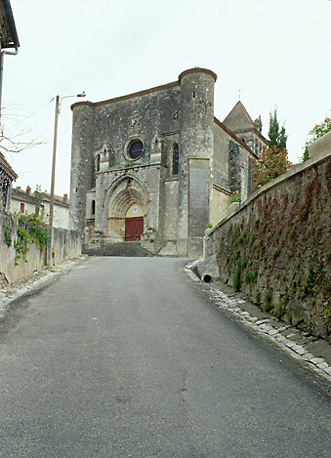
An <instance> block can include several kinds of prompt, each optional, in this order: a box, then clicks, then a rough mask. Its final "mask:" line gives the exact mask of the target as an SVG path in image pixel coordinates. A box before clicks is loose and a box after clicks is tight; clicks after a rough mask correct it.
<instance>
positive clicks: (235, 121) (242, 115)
mask: <svg viewBox="0 0 331 458" xmlns="http://www.w3.org/2000/svg"><path fill="white" fill-rule="evenodd" d="M223 124H225V125H226V127H227V128H228V129H230V130H232V131H233V132H236V131H238V130H246V129H252V128H253V129H254V128H255V125H254V121H253V120H252V118H251V117H250V115H249V114H248V112H247V110H246V108H245V107H244V105H243V104H242V103H241V101H240V100H239V101H238V102H237V103H236V105H235V106H234V107H233V108H232V110H231V111H230V113H229V114H228V115H227V117H226V118H225V119H224V121H223Z"/></svg>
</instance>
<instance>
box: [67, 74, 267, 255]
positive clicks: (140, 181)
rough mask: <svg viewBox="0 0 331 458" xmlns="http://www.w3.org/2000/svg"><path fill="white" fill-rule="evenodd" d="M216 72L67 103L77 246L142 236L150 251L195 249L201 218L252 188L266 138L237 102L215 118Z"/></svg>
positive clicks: (211, 217)
mask: <svg viewBox="0 0 331 458" xmlns="http://www.w3.org/2000/svg"><path fill="white" fill-rule="evenodd" d="M216 79H217V76H216V74H215V73H214V72H212V71H211V70H208V69H203V68H193V69H189V70H186V71H184V72H182V73H181V74H180V75H179V77H178V80H177V81H175V82H172V83H169V84H166V85H162V86H158V87H155V88H152V89H149V90H146V91H141V92H138V93H135V94H130V95H127V96H123V97H119V98H115V99H111V100H106V101H102V102H96V103H92V102H88V101H84V102H79V103H76V104H74V105H73V106H72V111H73V131H72V157H71V190H70V216H69V221H70V223H69V224H70V228H71V229H75V230H79V231H80V232H81V233H82V234H84V237H85V243H90V244H93V243H97V244H98V243H102V244H107V243H115V242H123V241H133V240H141V243H142V246H144V247H145V248H147V249H148V250H149V251H151V252H153V253H159V254H163V255H175V256H190V257H196V256H201V255H202V248H203V237H204V234H205V227H206V224H208V223H211V224H216V223H217V222H218V221H220V220H221V219H222V218H224V217H225V216H226V212H227V206H228V204H227V201H228V196H229V195H230V194H231V193H234V192H239V193H240V194H241V197H242V200H245V199H246V198H247V196H248V194H249V189H250V164H251V161H252V160H253V159H254V157H257V156H258V155H259V153H260V151H261V150H262V147H263V146H264V145H265V144H266V140H265V139H264V137H263V136H262V134H261V127H262V126H261V122H260V119H257V120H256V121H254V122H253V121H252V119H251V118H250V116H249V114H248V113H247V111H246V109H245V107H244V106H243V105H242V104H241V102H238V103H237V105H236V106H235V107H234V108H233V110H232V111H231V112H230V113H229V115H228V116H227V118H226V119H225V120H224V122H223V123H222V122H220V121H219V120H218V119H217V118H216V117H215V116H214V85H215V82H216Z"/></svg>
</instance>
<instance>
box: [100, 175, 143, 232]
mask: <svg viewBox="0 0 331 458" xmlns="http://www.w3.org/2000/svg"><path fill="white" fill-rule="evenodd" d="M107 200H108V203H107V204H106V205H107V206H108V217H107V222H106V221H105V223H106V224H105V226H104V227H106V228H107V229H106V230H107V236H108V237H109V239H110V240H113V241H124V240H126V241H133V240H140V237H141V235H142V233H143V232H144V220H145V217H146V204H147V198H146V196H145V193H144V191H143V187H142V185H141V184H140V183H139V182H138V180H137V179H135V178H133V177H130V176H126V177H125V178H122V179H120V180H118V181H117V183H115V184H114V185H113V186H112V187H111V188H110V189H109V191H108V198H107Z"/></svg>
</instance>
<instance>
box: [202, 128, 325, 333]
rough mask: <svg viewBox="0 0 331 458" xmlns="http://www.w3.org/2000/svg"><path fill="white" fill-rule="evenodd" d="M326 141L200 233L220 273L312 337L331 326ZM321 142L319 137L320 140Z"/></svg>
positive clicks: (229, 281) (281, 317)
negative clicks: (205, 235) (203, 236)
mask: <svg viewBox="0 0 331 458" xmlns="http://www.w3.org/2000/svg"><path fill="white" fill-rule="evenodd" d="M329 140H330V141H329V143H327V144H328V145H329V146H328V147H327V148H324V151H321V152H320V153H319V154H316V153H315V154H314V156H313V158H312V159H310V160H309V161H306V162H305V163H303V164H300V165H298V166H296V167H295V168H294V169H293V170H292V171H291V172H288V173H287V174H285V175H283V176H281V177H279V178H278V179H276V180H274V181H273V182H271V183H268V184H267V185H265V186H264V187H263V188H261V189H260V190H259V191H258V192H257V193H255V194H254V195H253V196H252V197H251V198H250V199H249V200H248V201H246V202H245V203H244V204H243V205H241V206H240V207H239V208H238V210H237V211H236V212H235V213H234V214H233V215H232V216H230V217H228V218H226V219H224V220H223V221H221V222H220V223H219V224H218V225H217V226H216V227H215V228H214V229H213V230H212V231H211V232H210V233H209V234H208V236H207V237H206V238H205V248H204V249H205V253H204V254H205V257H206V258H208V257H210V256H212V255H215V254H216V256H217V259H218V264H219V268H220V275H221V279H222V280H223V281H224V282H226V283H229V284H232V286H233V287H234V289H235V290H237V291H239V290H240V291H242V292H243V293H244V294H246V295H247V296H249V297H250V299H251V300H252V301H253V302H254V303H256V304H258V305H259V306H260V307H261V308H262V309H264V310H267V311H269V312H271V313H272V314H274V315H275V316H277V317H278V318H279V319H282V320H284V321H286V322H290V323H292V324H294V325H297V326H298V327H300V328H301V329H304V330H307V331H308V332H311V333H313V334H315V335H317V336H323V337H330V332H331V136H330V137H329ZM324 143H325V142H324Z"/></svg>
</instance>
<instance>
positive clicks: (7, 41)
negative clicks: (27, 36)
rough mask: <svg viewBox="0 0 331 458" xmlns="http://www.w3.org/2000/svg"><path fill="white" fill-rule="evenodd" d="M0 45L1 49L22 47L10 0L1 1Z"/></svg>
mask: <svg viewBox="0 0 331 458" xmlns="http://www.w3.org/2000/svg"><path fill="white" fill-rule="evenodd" d="M0 43H1V48H19V47H20V42H19V39H18V35H17V30H16V25H15V20H14V15H13V11H12V8H11V5H10V0H0Z"/></svg>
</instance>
